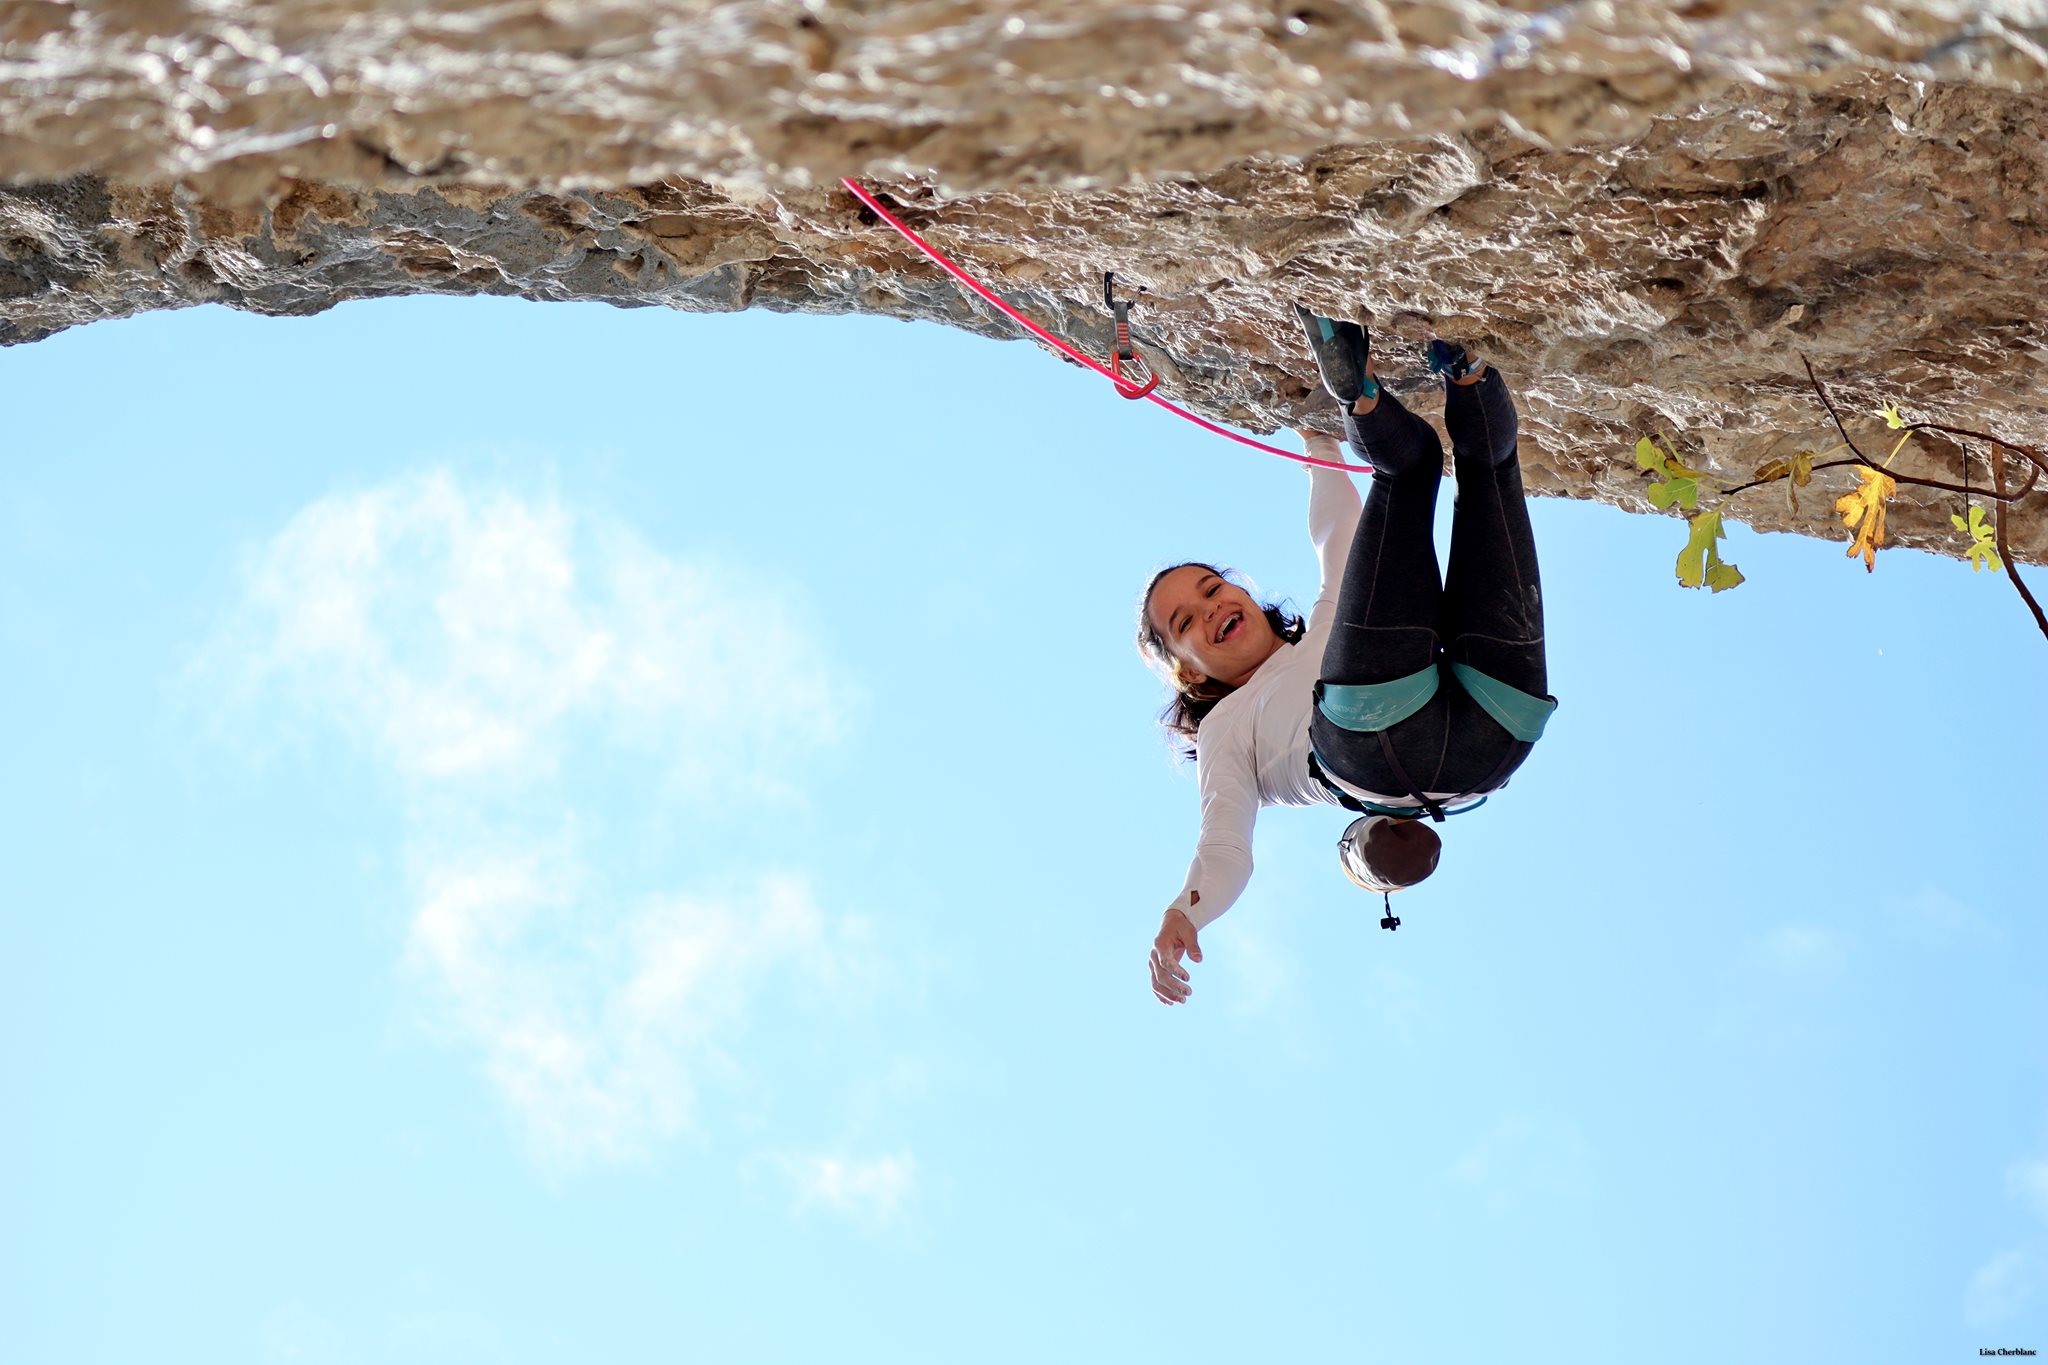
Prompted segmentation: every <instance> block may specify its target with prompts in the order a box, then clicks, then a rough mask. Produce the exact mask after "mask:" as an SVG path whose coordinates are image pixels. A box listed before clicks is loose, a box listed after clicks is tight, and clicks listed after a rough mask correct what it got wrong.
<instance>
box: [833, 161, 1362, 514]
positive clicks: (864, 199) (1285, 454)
mask: <svg viewBox="0 0 2048 1365" xmlns="http://www.w3.org/2000/svg"><path fill="white" fill-rule="evenodd" d="M839 183H840V184H842V185H844V186H846V188H847V189H849V190H851V191H853V194H854V197H855V198H857V199H859V200H860V201H861V203H863V204H866V205H867V206H868V207H869V208H871V209H873V210H874V211H875V215H876V216H877V217H879V218H880V219H881V220H882V221H883V222H885V223H887V224H888V225H889V226H890V227H892V228H895V229H896V230H897V231H898V232H900V233H902V234H903V236H904V238H905V239H906V240H907V241H909V243H910V244H911V245H912V246H914V247H916V248H917V249H918V250H919V251H922V252H923V253H924V254H925V255H927V256H929V257H931V258H932V260H934V261H936V262H937V263H938V265H939V268H940V269H942V270H944V271H945V272H946V273H947V274H948V275H951V276H952V277H953V278H954V279H956V280H958V281H960V283H962V284H964V285H966V286H967V287H968V288H969V289H972V290H973V291H974V292H975V293H977V294H979V295H981V297H983V298H984V299H987V300H988V301H989V302H990V303H992V304H994V305H995V306H996V307H998V308H1000V309H1002V311H1003V312H1004V313H1005V314H1006V315H1007V316H1008V317H1009V318H1010V319H1011V320H1012V321H1013V322H1016V323H1017V324H1018V325H1020V326H1022V327H1024V328H1026V329H1027V330H1028V331H1030V332H1031V334H1032V335H1033V336H1035V337H1037V338H1038V339H1039V340H1041V341H1043V342H1045V343H1047V344H1048V345H1051V346H1055V347H1057V348H1058V349H1059V350H1060V351H1061V352H1063V353H1064V354H1066V355H1067V356H1070V357H1071V358H1073V359H1074V360H1076V361H1078V362H1080V363H1081V364H1083V365H1086V366H1087V367H1088V368H1089V369H1091V370H1093V371H1095V372H1096V373H1097V374H1099V375H1101V376H1103V377H1104V378H1105V379H1108V380H1109V381H1110V382H1111V383H1113V384H1115V385H1116V386H1117V391H1118V392H1119V393H1126V392H1128V390H1129V388H1130V381H1129V380H1127V379H1125V378H1124V377H1123V376H1122V375H1119V374H1117V373H1116V372H1115V371H1114V370H1111V369H1110V368H1109V367H1108V366H1107V365H1104V364H1103V363H1102V362H1101V361H1099V360H1095V359H1093V358H1092V357H1089V356H1085V355H1083V354H1081V352H1079V351H1077V350H1075V349H1074V348H1073V347H1071V346H1069V345H1067V343H1066V342H1064V341H1061V340H1060V339H1059V338H1058V337H1056V336H1054V335H1053V334H1052V333H1051V332H1048V331H1046V330H1045V329H1044V328H1043V327H1040V326H1039V325H1038V324H1037V323H1035V322H1033V321H1032V320H1031V319H1030V318H1027V317H1025V316H1024V315H1023V314H1022V313H1020V312H1018V311H1017V310H1016V309H1014V308H1012V307H1010V305H1009V304H1007V303H1004V302H1003V301H1002V300H1001V299H999V298H997V297H996V296H995V295H994V294H993V293H991V292H990V291H989V290H988V289H987V288H985V287H984V286H983V285H982V283H981V282H980V281H979V280H977V279H975V278H974V277H973V276H972V275H969V274H968V273H967V272H966V271H964V270H962V269H961V268H960V267H959V266H957V265H954V264H953V263H952V262H951V261H949V260H947V259H946V258H945V257H944V256H942V255H941V254H939V251H938V250H937V248H935V247H933V246H932V245H931V244H930V243H929V242H927V241H925V239H924V238H922V237H920V236H918V235H917V234H916V233H915V232H912V231H911V230H910V229H909V228H908V227H906V226H905V225H904V223H903V220H902V219H900V218H898V217H897V216H896V215H895V214H893V213H891V212H889V210H887V209H885V208H883V207H882V206H881V204H880V203H879V202H877V201H876V199H875V196H873V195H872V194H869V193H868V192H867V191H866V190H864V189H862V188H861V187H860V186H859V185H857V184H855V183H854V181H853V179H852V177H850V176H848V177H844V178H842V179H841V180H840V182H839ZM1155 382H1156V381H1155ZM1134 396H1135V395H1134ZM1144 397H1146V398H1148V399H1150V400H1151V401H1153V402H1154V403H1157V404H1158V405H1159V406H1160V407H1162V408H1165V409H1166V410H1167V411H1168V412H1170V413H1173V414H1174V415H1175V416H1178V417H1185V418H1186V419H1187V420H1188V421H1190V422H1193V423H1194V424H1195V425H1196V426H1198V427H1201V428H1203V429H1204V430H1206V431H1213V432H1215V433H1216V434H1217V435H1218V436H1222V437H1225V438H1227V439H1229V440H1232V441H1235V442H1237V443H1238V444H1239V445H1243V446H1250V447H1251V448H1252V449H1254V450H1263V451H1265V452H1266V453H1267V454H1268V455H1278V456H1279V457H1280V458H1281V459H1283V460H1293V461H1294V462H1295V463H1296V464H1305V465H1314V466H1315V467H1317V468H1318V469H1342V470H1345V471H1347V472H1349V473H1353V474H1370V473H1371V472H1372V466H1370V465H1357V464H1345V463H1343V462H1342V461H1338V460H1318V459H1317V458H1315V457H1314V456H1313V455H1302V454H1298V453H1296V452H1295V451H1291V450H1282V449H1280V448H1279V447H1278V446H1269V445H1267V444H1266V443H1265V442H1264V441H1254V440H1253V439H1252V438H1251V437H1249V436H1240V435H1238V434H1237V433H1236V432H1234V431H1226V430H1225V429H1224V428H1222V427H1219V426H1217V425H1216V424H1215V423H1214V422H1212V421H1210V420H1209V419H1208V418H1206V417H1201V416H1198V415H1196V414H1195V413H1192V412H1189V411H1188V410H1187V409H1186V408H1184V407H1182V406H1180V405H1179V404H1178V403H1175V402H1173V401H1172V400H1171V399H1166V398H1161V397H1160V396H1159V395H1158V394H1156V393H1146V394H1145V395H1144Z"/></svg>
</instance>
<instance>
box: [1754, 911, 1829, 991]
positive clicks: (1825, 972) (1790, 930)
mask: <svg viewBox="0 0 2048 1365" xmlns="http://www.w3.org/2000/svg"><path fill="white" fill-rule="evenodd" d="M1848 951H1849V945H1848V940H1847V938H1845V937H1844V936H1843V935H1841V934H1839V933H1837V932H1836V931H1834V930H1832V929H1822V928H1819V927H1817V926H1815V925H1811V924H1780V925H1778V926H1776V927H1775V928H1773V929H1771V930H1770V932H1768V933H1766V934H1765V935H1764V936H1763V938H1762V939H1760V940H1759V941H1758V943H1757V954H1758V957H1759V959H1760V960H1761V961H1762V962H1763V963H1764V965H1765V966H1767V967H1769V968H1771V969H1772V970H1773V971H1776V972H1778V973H1780V974H1782V975H1785V976H1789V977H1795V978H1799V979H1802V980H1821V979H1825V978H1828V977H1832V976H1834V975H1835V974H1836V973H1837V972H1839V971H1840V970H1841V969H1842V965H1843V962H1844V961H1845V959H1846V958H1847V957H1848Z"/></svg>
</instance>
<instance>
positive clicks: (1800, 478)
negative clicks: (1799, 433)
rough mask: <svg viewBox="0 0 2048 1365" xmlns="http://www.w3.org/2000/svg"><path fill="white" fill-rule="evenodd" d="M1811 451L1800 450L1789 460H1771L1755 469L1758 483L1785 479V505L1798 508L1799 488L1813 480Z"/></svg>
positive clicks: (1795, 509)
mask: <svg viewBox="0 0 2048 1365" xmlns="http://www.w3.org/2000/svg"><path fill="white" fill-rule="evenodd" d="M1813 459H1814V456H1813V452H1812V451H1810V450H1802V451H1800V452H1799V453H1798V454H1797V455H1794V456H1793V457H1792V458H1791V459H1789V460H1771V461H1769V462H1768V463H1766V464H1764V465H1763V466H1761V467H1760V468H1759V469H1758V470H1757V471H1756V479H1757V482H1758V483H1767V482H1769V481H1770V480H1772V479H1783V480H1785V505H1786V506H1787V507H1789V508H1791V509H1792V510H1793V511H1794V512H1797V511H1798V510H1799V490H1800V489H1802V488H1804V487H1806V485H1808V484H1810V483H1812V482H1813Z"/></svg>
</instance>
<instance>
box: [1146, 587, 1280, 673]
mask: <svg viewBox="0 0 2048 1365" xmlns="http://www.w3.org/2000/svg"><path fill="white" fill-rule="evenodd" d="M1145 610H1146V613H1147V615H1149V616H1150V617H1151V620H1152V627H1153V629H1155V630H1157V631H1158V632H1159V636H1160V638H1161V639H1163V640H1165V641H1166V648H1167V651H1168V652H1169V653H1171V654H1172V655H1173V657H1174V658H1175V659H1176V660H1178V661H1179V663H1180V673H1181V678H1182V680H1183V681H1185V682H1190V683H1193V682H1201V681H1203V680H1204V679H1207V678H1214V679H1215V680H1216V681H1217V682H1220V683H1223V684H1225V685H1226V686H1230V687H1242V686H1243V685H1244V684H1245V683H1246V682H1248V681H1250V679H1251V676H1252V674H1254V673H1256V672H1258V669H1259V665H1260V664H1262V663H1264V662H1266V660H1268V659H1270V658H1272V657H1273V651H1274V650H1276V649H1278V648H1280V646H1281V645H1282V644H1284V643H1285V641H1283V640H1282V639H1281V638H1280V636H1279V633H1278V632H1276V631H1275V630H1274V629H1273V623H1272V622H1271V621H1268V620H1267V619H1266V613H1265V612H1264V611H1263V610H1262V609H1261V608H1260V607H1259V604H1258V603H1257V602H1255V601H1253V600H1252V595H1251V594H1250V593H1248V592H1246V591H1245V590H1244V589H1243V588H1240V587H1238V586H1237V584H1235V583H1232V582H1230V581H1229V580H1228V579H1226V578H1223V577H1222V576H1220V575H1219V574H1217V573H1215V572H1214V571H1213V570H1211V569H1209V568H1206V567H1205V566H1203V565H1200V564H1187V565H1183V566H1182V567H1180V568H1178V569H1175V570H1174V571H1173V572H1171V573H1169V574H1167V575H1166V576H1165V577H1164V578H1162V579H1160V580H1159V584H1158V586H1157V587H1155V588H1153V589H1152V600H1151V601H1150V602H1149V603H1147V604H1146V607H1145Z"/></svg>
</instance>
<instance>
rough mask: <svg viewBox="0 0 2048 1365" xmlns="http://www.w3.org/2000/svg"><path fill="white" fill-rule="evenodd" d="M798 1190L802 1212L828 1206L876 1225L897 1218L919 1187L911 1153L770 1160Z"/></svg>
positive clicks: (816, 1155)
mask: <svg viewBox="0 0 2048 1365" xmlns="http://www.w3.org/2000/svg"><path fill="white" fill-rule="evenodd" d="M770 1160H772V1161H773V1162H774V1164H775V1165H776V1166H777V1167H778V1168H779V1169H780V1170H781V1172H782V1174H783V1177H784V1178H785V1179H786V1180H787V1181H788V1182H789V1185H790V1187H791V1189H792V1190H793V1192H794V1194H795V1201H796V1202H795V1206H796V1210H797V1212H799V1213H801V1212H805V1211H807V1210H811V1209H816V1208H824V1209H827V1210H829V1211H831V1212H833V1213H837V1214H842V1215H844V1216H846V1217H848V1218H851V1219H853V1220H855V1221H856V1222H860V1223H864V1224H867V1225H869V1226H871V1227H873V1226H881V1225H885V1224H888V1223H892V1222H894V1221H896V1219H897V1217H898V1215H899V1214H900V1213H901V1211H902V1208H903V1205H904V1204H905V1203H906V1202H907V1201H908V1200H909V1199H910V1197H911V1196H912V1194H913V1193H914V1191H915V1189H916V1185H917V1161H916V1159H915V1158H914V1157H913V1156H912V1155H911V1154H910V1153H909V1152H907V1151H899V1152H897V1153H895V1154H893V1155H890V1156H881V1157H874V1158H872V1159H869V1160H866V1161H862V1160H859V1159H857V1158H854V1157H849V1156H842V1155H838V1154H832V1153H808V1154H803V1155H795V1154H789V1153H784V1154H781V1155H778V1156H775V1157H772V1158H770Z"/></svg>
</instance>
